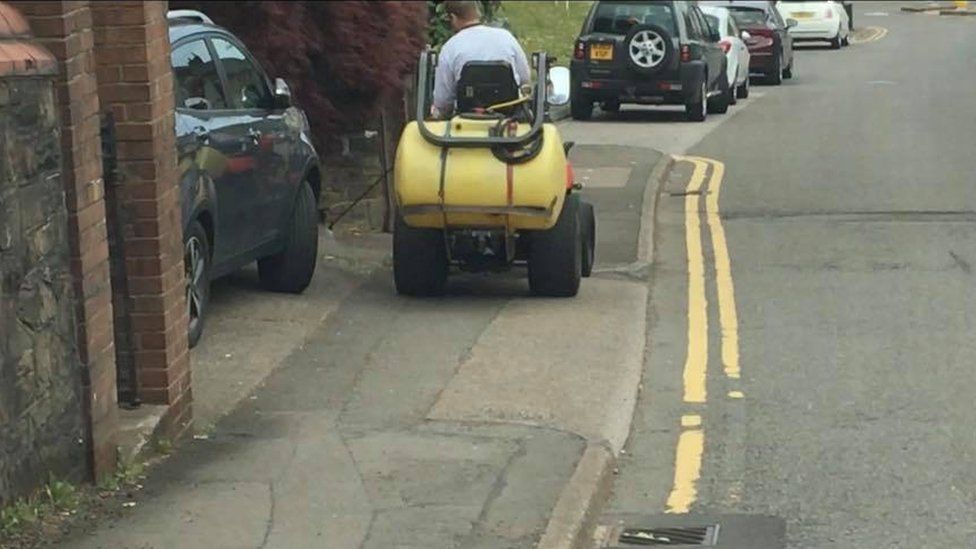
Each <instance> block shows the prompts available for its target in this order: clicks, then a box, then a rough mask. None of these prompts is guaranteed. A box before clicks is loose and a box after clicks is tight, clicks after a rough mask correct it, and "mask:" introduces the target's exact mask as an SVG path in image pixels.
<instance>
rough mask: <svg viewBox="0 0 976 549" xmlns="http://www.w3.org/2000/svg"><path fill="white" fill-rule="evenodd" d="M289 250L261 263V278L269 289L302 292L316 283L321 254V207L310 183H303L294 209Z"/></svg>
mask: <svg viewBox="0 0 976 549" xmlns="http://www.w3.org/2000/svg"><path fill="white" fill-rule="evenodd" d="M289 219H291V227H289V228H288V232H287V233H286V240H285V249H284V250H282V251H281V252H280V253H277V254H275V255H272V256H268V257H265V258H262V259H259V260H258V275H259V276H260V278H261V284H262V285H264V287H265V288H267V289H268V290H271V291H275V292H285V293H293V294H297V293H301V292H303V291H304V290H305V288H307V287H308V285H309V283H311V282H312V276H313V275H314V274H315V264H316V262H317V260H318V254H319V225H318V208H317V207H316V204H315V194H314V193H313V192H312V187H311V186H309V184H308V182H302V184H301V186H300V187H299V189H298V196H297V197H296V198H295V205H294V208H293V210H292V215H291V217H290V218H289Z"/></svg>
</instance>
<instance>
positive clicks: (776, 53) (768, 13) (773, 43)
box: [699, 0, 797, 86]
mask: <svg viewBox="0 0 976 549" xmlns="http://www.w3.org/2000/svg"><path fill="white" fill-rule="evenodd" d="M699 4H701V5H702V6H722V7H725V8H728V9H729V11H730V12H731V13H732V17H733V18H734V19H735V22H736V24H737V25H738V26H739V28H740V29H742V30H744V31H746V32H748V33H749V35H750V38H749V39H747V40H746V46H748V48H749V55H750V56H751V57H750V61H749V71H750V72H752V73H756V74H759V75H761V76H762V77H763V78H764V79H765V80H766V82H767V83H769V84H772V85H774V86H778V85H780V84H782V83H783V79H784V78H793V73H794V72H795V70H794V69H795V67H794V59H795V58H794V56H793V37H792V36H791V35H790V33H789V29H791V28H793V27H795V26H796V25H797V22H796V20H794V19H790V20H788V21H784V20H783V17H782V16H781V15H780V14H779V12H778V11H777V10H776V8H775V7H774V6H773V3H772V2H770V1H768V0H767V1H757V0H702V1H701V2H699Z"/></svg>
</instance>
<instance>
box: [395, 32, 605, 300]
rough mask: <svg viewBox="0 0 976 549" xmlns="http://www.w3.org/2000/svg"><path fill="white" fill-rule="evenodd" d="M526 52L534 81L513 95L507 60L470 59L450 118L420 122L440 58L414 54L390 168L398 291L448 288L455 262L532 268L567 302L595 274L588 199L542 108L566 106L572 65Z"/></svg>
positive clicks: (540, 290) (541, 286)
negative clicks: (410, 115) (406, 107)
mask: <svg viewBox="0 0 976 549" xmlns="http://www.w3.org/2000/svg"><path fill="white" fill-rule="evenodd" d="M553 61H554V59H553V58H550V57H548V56H547V55H546V54H545V53H535V54H533V55H532V63H533V65H534V66H535V69H536V83H535V85H534V89H533V90H531V92H530V91H529V89H528V86H526V89H525V90H524V91H525V92H526V93H523V90H519V88H518V86H517V85H516V83H515V78H514V75H513V72H512V69H511V67H510V66H509V65H508V64H507V63H502V62H477V63H474V62H473V63H468V64H466V65H465V66H464V67H463V69H462V72H461V77H460V79H459V82H458V87H457V89H458V97H457V108H456V109H455V113H454V115H453V117H452V118H450V119H449V120H436V121H434V120H426V116H427V110H428V98H429V96H430V88H431V80H432V79H431V76H432V75H433V74H434V70H435V68H436V66H437V56H436V54H434V53H432V52H430V51H425V52H423V53H422V54H421V57H420V64H419V68H418V88H419V90H418V93H417V105H416V107H417V116H416V120H415V121H412V122H410V123H409V124H408V125H407V126H406V128H405V129H404V131H403V134H402V135H401V137H400V144H399V147H398V148H397V154H396V167H395V169H394V188H395V193H396V200H397V205H398V213H397V219H396V226H395V228H394V235H393V272H394V281H395V283H396V289H397V292H399V293H401V294H405V295H414V296H427V295H438V294H441V293H443V292H444V290H445V285H446V282H447V277H448V273H449V271H450V270H452V269H457V270H462V271H468V272H484V271H492V272H495V271H505V270H508V269H510V268H511V267H513V266H517V267H520V266H527V267H528V278H529V287H530V288H531V290H532V292H533V293H535V294H537V295H542V296H552V297H572V296H575V295H576V294H577V292H578V290H579V286H580V278H581V277H586V276H589V275H590V272H591V270H592V268H593V260H594V248H595V242H596V239H595V237H596V223H595V218H594V214H593V206H592V204H590V203H588V202H585V201H583V200H582V199H581V198H580V193H579V191H580V190H581V188H582V187H581V186H580V185H579V184H577V183H576V182H575V181H574V179H573V170H572V166H571V165H570V163H569V161H568V159H567V154H568V153H569V149H570V148H571V147H572V143H565V144H564V143H563V141H562V139H561V138H560V136H559V131H558V130H557V128H556V126H555V125H554V124H552V123H551V122H550V121H549V115H548V108H549V107H550V106H562V105H565V104H566V103H568V101H569V87H570V86H569V71H568V69H566V68H565V67H551V65H552V62H553Z"/></svg>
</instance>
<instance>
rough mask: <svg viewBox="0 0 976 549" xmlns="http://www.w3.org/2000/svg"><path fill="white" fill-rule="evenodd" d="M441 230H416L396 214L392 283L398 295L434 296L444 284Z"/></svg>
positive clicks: (444, 269)
mask: <svg viewBox="0 0 976 549" xmlns="http://www.w3.org/2000/svg"><path fill="white" fill-rule="evenodd" d="M447 267H448V265H447V247H446V243H445V242H444V232H443V231H441V230H439V229H418V228H415V227H411V226H409V225H407V223H406V221H404V220H403V217H402V216H397V220H396V225H395V226H394V227H393V282H394V284H395V285H396V291H397V293H398V294H401V295H409V296H417V297H422V296H435V295H441V294H443V293H444V288H445V286H446V285H447Z"/></svg>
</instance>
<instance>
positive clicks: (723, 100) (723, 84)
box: [708, 71, 730, 114]
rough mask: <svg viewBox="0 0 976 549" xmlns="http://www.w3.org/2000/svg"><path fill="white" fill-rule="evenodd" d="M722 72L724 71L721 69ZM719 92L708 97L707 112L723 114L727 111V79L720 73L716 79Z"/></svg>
mask: <svg viewBox="0 0 976 549" xmlns="http://www.w3.org/2000/svg"><path fill="white" fill-rule="evenodd" d="M722 72H723V73H724V72H725V71H722ZM718 91H719V94H718V95H716V96H714V97H711V98H709V99H708V112H710V113H714V114H725V113H727V112H728V111H729V91H730V90H729V79H728V78H727V77H726V76H725V75H724V74H722V75H720V76H719V79H718Z"/></svg>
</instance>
